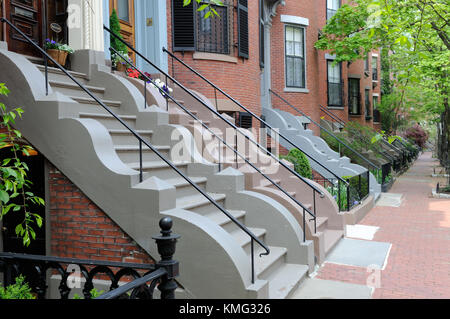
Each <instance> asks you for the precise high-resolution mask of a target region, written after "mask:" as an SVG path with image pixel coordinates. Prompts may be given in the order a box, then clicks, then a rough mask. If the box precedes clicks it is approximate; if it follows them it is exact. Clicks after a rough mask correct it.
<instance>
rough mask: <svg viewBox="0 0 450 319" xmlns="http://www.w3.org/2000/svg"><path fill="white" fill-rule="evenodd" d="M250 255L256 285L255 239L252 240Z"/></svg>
mask: <svg viewBox="0 0 450 319" xmlns="http://www.w3.org/2000/svg"><path fill="white" fill-rule="evenodd" d="M250 253H251V262H252V284H254V283H255V247H254V241H253V238H250Z"/></svg>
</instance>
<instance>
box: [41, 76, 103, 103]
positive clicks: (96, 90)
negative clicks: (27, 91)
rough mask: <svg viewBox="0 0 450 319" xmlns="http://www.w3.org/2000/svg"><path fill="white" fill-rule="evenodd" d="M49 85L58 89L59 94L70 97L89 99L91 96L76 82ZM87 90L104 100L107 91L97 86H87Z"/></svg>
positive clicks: (52, 81)
mask: <svg viewBox="0 0 450 319" xmlns="http://www.w3.org/2000/svg"><path fill="white" fill-rule="evenodd" d="M49 84H50V86H51V87H52V88H54V89H56V90H57V91H58V92H61V93H62V94H64V95H68V96H79V97H84V98H87V97H89V95H88V94H87V93H86V92H85V91H84V90H83V89H82V88H81V87H80V86H78V85H77V84H76V83H75V82H73V81H71V82H67V81H55V80H51V81H49ZM85 87H86V89H88V90H89V91H90V92H91V93H92V94H94V95H95V96H96V97H98V98H100V99H101V98H103V96H104V94H105V91H106V89H105V88H102V87H97V86H91V85H85Z"/></svg>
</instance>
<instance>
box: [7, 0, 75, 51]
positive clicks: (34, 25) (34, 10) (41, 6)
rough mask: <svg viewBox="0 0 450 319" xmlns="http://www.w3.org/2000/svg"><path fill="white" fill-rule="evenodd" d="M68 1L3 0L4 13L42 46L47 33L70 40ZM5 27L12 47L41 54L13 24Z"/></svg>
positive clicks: (59, 38) (51, 37)
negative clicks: (14, 28)
mask: <svg viewBox="0 0 450 319" xmlns="http://www.w3.org/2000/svg"><path fill="white" fill-rule="evenodd" d="M0 1H1V0H0ZM67 2H68V0H10V1H5V0H3V1H1V2H0V3H2V6H3V8H2V12H3V15H4V16H5V17H6V18H7V19H8V20H9V21H11V23H12V24H13V25H15V26H16V27H17V28H18V29H20V30H21V31H22V32H23V33H24V34H25V35H26V36H28V37H29V38H30V39H31V40H32V41H33V42H34V43H36V44H37V45H39V46H40V47H42V45H43V44H44V41H45V39H44V35H47V38H49V39H52V40H55V41H57V42H61V43H65V44H67V43H68V29H67V24H66V20H67ZM45 11H46V12H47V15H46V16H45V15H44V12H45ZM43 26H45V29H44V27H43ZM2 28H3V26H2ZM2 31H3V32H2V33H3V38H4V40H6V42H8V49H9V50H10V51H14V52H17V53H20V54H24V55H29V56H37V57H40V56H41V54H40V53H39V51H38V50H36V49H35V48H34V47H33V46H32V45H31V44H30V43H28V41H26V40H25V39H24V38H23V37H22V36H21V35H20V34H18V33H17V32H15V31H14V30H12V29H11V28H8V27H5V30H2Z"/></svg>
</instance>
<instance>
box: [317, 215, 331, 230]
mask: <svg viewBox="0 0 450 319" xmlns="http://www.w3.org/2000/svg"><path fill="white" fill-rule="evenodd" d="M327 221H328V217H319V216H317V217H316V226H317V228H319V227H320V226H322V225H323V224H325V223H326V222H327Z"/></svg>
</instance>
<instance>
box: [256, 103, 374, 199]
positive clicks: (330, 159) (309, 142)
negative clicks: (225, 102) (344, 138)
mask: <svg viewBox="0 0 450 319" xmlns="http://www.w3.org/2000/svg"><path fill="white" fill-rule="evenodd" d="M263 115H265V117H266V121H267V123H268V124H269V125H271V126H272V127H274V128H278V129H279V130H280V133H281V134H283V135H284V136H286V137H287V138H288V139H289V140H290V141H292V142H293V143H295V144H296V145H299V147H301V148H302V149H303V150H304V151H305V152H306V153H307V154H308V155H309V156H311V157H312V158H313V159H314V160H316V161H317V162H319V163H320V164H321V165H323V166H325V167H327V168H328V170H329V171H331V172H333V174H336V175H337V176H339V177H343V176H355V175H358V174H361V173H363V172H365V171H366V168H364V167H362V166H360V165H357V164H353V163H351V162H350V159H349V158H348V157H345V156H344V157H341V156H340V155H339V153H337V152H335V151H333V150H332V149H331V148H330V147H329V146H328V144H327V143H326V142H325V141H324V140H323V139H322V138H321V137H319V136H315V135H314V133H313V131H312V130H310V129H305V127H304V123H305V122H304V120H302V118H301V117H298V116H295V115H293V114H291V113H289V112H285V111H281V110H278V109H268V108H264V109H263ZM280 144H282V145H283V146H284V147H285V148H287V149H289V150H290V149H292V148H293V146H292V145H291V144H289V143H288V142H286V141H284V140H283V139H281V140H280ZM310 164H311V167H312V168H313V169H314V170H315V171H317V172H319V173H320V174H321V175H322V176H324V177H325V178H327V179H332V178H333V174H331V173H330V172H329V171H327V170H325V169H323V167H322V166H320V165H319V164H317V163H316V162H315V161H310ZM369 187H370V193H371V195H372V196H373V199H375V200H376V199H378V197H379V196H380V194H381V185H380V184H379V183H378V182H377V180H376V178H375V176H373V174H372V173H370V177H369Z"/></svg>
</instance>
